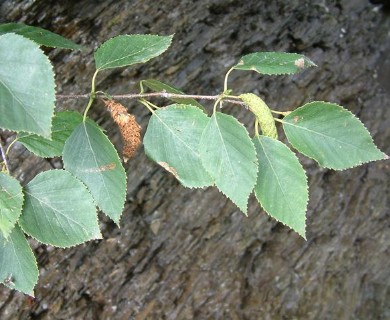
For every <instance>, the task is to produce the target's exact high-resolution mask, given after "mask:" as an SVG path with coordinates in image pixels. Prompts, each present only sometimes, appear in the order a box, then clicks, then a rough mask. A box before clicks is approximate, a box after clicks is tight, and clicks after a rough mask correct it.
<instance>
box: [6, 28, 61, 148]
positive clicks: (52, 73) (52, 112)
mask: <svg viewBox="0 0 390 320" xmlns="http://www.w3.org/2000/svg"><path fill="white" fill-rule="evenodd" d="M6 34H14V35H17V36H19V37H22V38H24V39H26V40H28V41H30V42H33V43H34V44H36V45H37V46H38V47H37V48H35V49H37V50H38V51H40V52H41V53H42V54H43V55H44V56H45V57H46V61H45V63H48V64H49V66H50V70H51V76H52V78H53V83H54V88H53V89H54V97H53V98H54V99H53V108H52V109H51V117H50V118H51V121H50V136H49V137H45V136H43V135H41V134H39V133H36V132H31V131H28V130H14V129H11V128H7V127H1V128H2V129H6V130H9V131H11V132H16V133H19V132H27V133H31V134H36V135H38V136H40V137H44V138H46V139H49V140H51V129H52V127H53V118H54V109H55V102H56V88H57V84H56V82H55V73H54V67H53V65H52V63H51V61H50V59H49V57H48V56H47V55H46V54H45V53H44V51H43V50H42V49H41V48H40V45H39V44H38V43H37V42H35V41H33V40H31V39H29V38H26V37H24V36H22V35H20V34H17V33H14V32H9V33H5V34H3V35H0V38H1V37H2V36H4V35H6Z"/></svg>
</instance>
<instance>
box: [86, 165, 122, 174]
mask: <svg viewBox="0 0 390 320" xmlns="http://www.w3.org/2000/svg"><path fill="white" fill-rule="evenodd" d="M115 167H116V164H115V163H114V162H111V163H108V164H105V165H103V166H100V167H96V168H89V169H85V170H83V171H84V172H90V173H94V172H103V171H108V170H114V169H115Z"/></svg>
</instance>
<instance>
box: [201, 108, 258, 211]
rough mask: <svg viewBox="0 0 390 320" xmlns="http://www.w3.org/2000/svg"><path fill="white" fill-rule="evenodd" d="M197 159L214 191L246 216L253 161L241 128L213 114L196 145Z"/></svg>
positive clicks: (252, 183)
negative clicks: (223, 196)
mask: <svg viewBox="0 0 390 320" xmlns="http://www.w3.org/2000/svg"><path fill="white" fill-rule="evenodd" d="M200 157H201V159H202V163H203V166H204V167H205V168H206V170H207V171H208V173H209V174H210V176H211V177H212V178H213V180H214V182H215V185H216V186H217V187H218V189H219V190H220V191H221V192H223V193H224V194H225V195H226V196H227V197H229V198H230V199H231V200H232V201H233V202H234V203H235V204H236V205H237V206H238V207H239V208H240V209H241V210H242V211H243V212H244V213H245V214H246V213H247V203H248V198H249V195H250V193H251V192H252V190H253V188H254V186H255V183H256V176H257V158H256V150H255V147H254V146H253V143H252V141H251V139H250V138H249V135H248V132H247V131H246V129H245V128H244V126H243V125H242V124H241V123H239V122H238V121H237V120H236V119H235V118H233V117H232V116H229V115H226V114H223V113H220V112H216V113H214V114H213V116H212V117H211V118H209V122H208V124H207V126H206V128H205V130H204V132H203V135H202V138H201V141H200Z"/></svg>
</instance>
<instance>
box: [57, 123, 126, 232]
mask: <svg viewBox="0 0 390 320" xmlns="http://www.w3.org/2000/svg"><path fill="white" fill-rule="evenodd" d="M86 121H88V122H90V123H91V124H92V125H93V126H95V127H96V128H98V129H99V130H100V131H101V133H102V134H104V136H105V137H106V139H107V141H108V142H109V144H110V145H111V146H112V148H113V149H114V150H115V154H116V156H117V157H118V161H119V163H120V164H121V166H120V167H121V169H122V170H123V173H124V176H125V182H124V188H123V190H124V196H123V202H122V208H121V214H120V215H119V217H118V221H116V220H114V219H113V218H111V217H110V216H109V215H108V214H107V213H105V212H104V211H103V210H102V209H100V207H99V206H98V205H97V203H96V201H95V197H93V196H92V198H93V202H94V203H95V205H96V207H97V208H98V209H99V210H100V211H101V212H103V213H104V215H105V216H107V217H108V218H109V219H111V220H112V221H114V222H115V224H116V225H117V226H118V228H120V220H121V218H122V215H123V210H124V208H125V203H126V190H127V174H126V170H125V168H124V167H123V165H122V161H121V158H120V157H119V154H118V150H117V149H116V148H115V146H114V145H113V143H112V142H111V140H110V139H109V138H108V136H107V135H106V134H105V131H104V129H103V128H102V127H101V126H99V125H98V124H97V123H96V122H95V121H93V120H92V119H90V118H86ZM81 124H84V122H82V123H80V125H81ZM67 142H68V140H67V141H65V145H66V143H67ZM65 145H64V149H65ZM64 167H65V166H64ZM65 170H66V168H65ZM66 171H68V170H66ZM77 179H78V180H80V179H79V178H77ZM80 181H81V180H80ZM81 182H82V181H81ZM83 184H84V183H83ZM84 185H85V184H84ZM87 190H88V192H89V193H91V192H90V190H89V188H88V187H87Z"/></svg>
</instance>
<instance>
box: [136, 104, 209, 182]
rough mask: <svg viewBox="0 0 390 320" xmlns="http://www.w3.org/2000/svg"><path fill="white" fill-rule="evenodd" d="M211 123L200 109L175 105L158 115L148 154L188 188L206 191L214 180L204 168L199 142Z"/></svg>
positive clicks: (151, 125)
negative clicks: (204, 189) (204, 188)
mask: <svg viewBox="0 0 390 320" xmlns="http://www.w3.org/2000/svg"><path fill="white" fill-rule="evenodd" d="M207 123H208V118H207V116H206V115H205V114H204V113H203V112H202V111H201V110H200V109H198V108H196V107H193V106H188V105H171V106H168V107H166V108H161V109H159V110H157V111H155V112H154V113H153V115H152V117H151V118H150V121H149V125H148V130H147V131H146V134H145V137H144V145H145V152H146V154H147V155H148V156H149V157H150V158H151V159H153V160H154V161H156V162H157V163H158V164H160V165H161V166H163V167H164V168H165V169H166V170H168V171H169V172H171V173H172V174H173V175H174V176H175V177H176V178H177V179H178V180H179V181H180V182H181V183H182V184H183V185H184V186H186V187H196V188H198V187H205V186H209V185H211V184H212V179H211V177H210V176H209V174H208V173H207V172H206V170H205V168H204V167H203V165H202V162H201V160H200V155H199V150H198V147H199V142H200V139H201V136H202V132H203V130H204V128H205V127H206V125H207Z"/></svg>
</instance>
